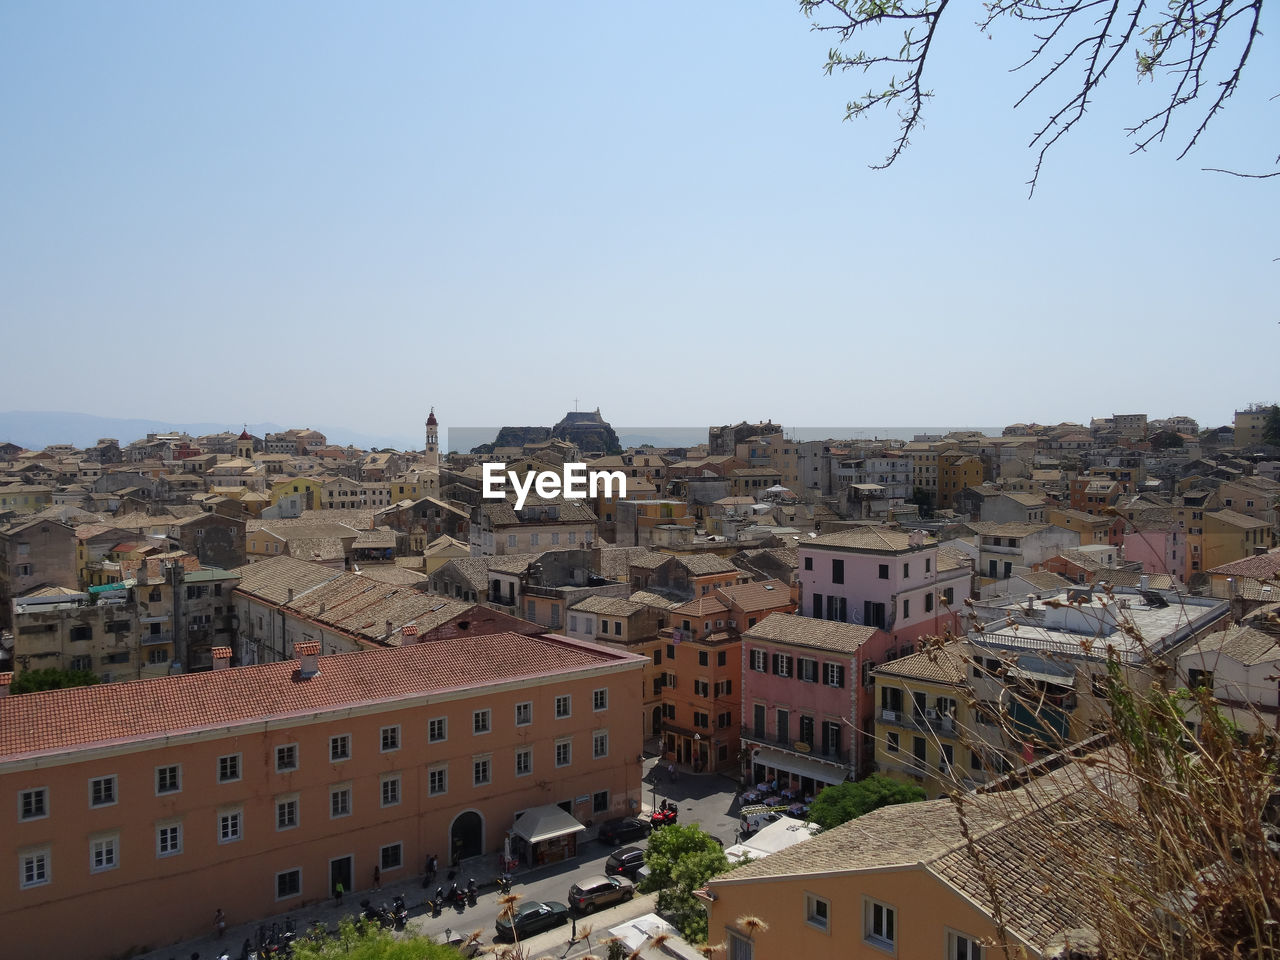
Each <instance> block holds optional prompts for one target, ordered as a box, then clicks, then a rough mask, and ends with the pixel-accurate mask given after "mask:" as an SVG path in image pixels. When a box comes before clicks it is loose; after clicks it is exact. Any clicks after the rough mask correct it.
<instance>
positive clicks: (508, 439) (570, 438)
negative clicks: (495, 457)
mask: <svg viewBox="0 0 1280 960" xmlns="http://www.w3.org/2000/svg"><path fill="white" fill-rule="evenodd" d="M548 440H564V441H565V442H567V443H572V444H573V445H574V446H576V447H577V448H578V449H579V450H581V451H582V452H583V453H603V454H620V453H622V443H621V441H619V440H618V434H617V433H615V432H614V429H613V427H611V426H610V425H609V422H608V421H607V420H605V419H604V417H602V416H600V408H599V407H596V409H595V410H591V411H587V410H582V411H579V410H571V411H570V412H569V413H566V414H565V415H564V418H563V419H562V420H561V421H560V422H559V423H557V424H556V425H555V426H554V427H503V428H502V429H501V430H499V431H498V436H497V438H496V439H495V440H494V441H493V443H484V444H481V445H480V446H478V447H474V448H472V450H471V452H472V453H493V451H494V449H495V448H498V447H523V446H525V445H526V444H530V443H545V442H546V441H548Z"/></svg>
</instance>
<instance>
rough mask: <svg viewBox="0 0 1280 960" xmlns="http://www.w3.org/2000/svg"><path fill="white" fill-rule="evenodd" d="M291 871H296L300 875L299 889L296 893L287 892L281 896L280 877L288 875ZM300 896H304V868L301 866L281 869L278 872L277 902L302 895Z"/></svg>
mask: <svg viewBox="0 0 1280 960" xmlns="http://www.w3.org/2000/svg"><path fill="white" fill-rule="evenodd" d="M291 873H296V874H297V875H298V890H297V892H296V893H286V894H284V895H283V896H281V894H280V878H281V877H287V876H288V875H289V874H291ZM300 896H302V868H301V867H290V868H289V869H288V870H281V871H280V872H279V873H277V874H276V902H277V903H278V902H280V901H281V900H292V899H293V898H294V897H300Z"/></svg>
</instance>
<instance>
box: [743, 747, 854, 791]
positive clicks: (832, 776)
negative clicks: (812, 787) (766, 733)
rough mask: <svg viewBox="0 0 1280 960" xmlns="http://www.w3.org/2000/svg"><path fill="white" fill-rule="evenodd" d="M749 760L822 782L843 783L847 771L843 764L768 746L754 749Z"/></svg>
mask: <svg viewBox="0 0 1280 960" xmlns="http://www.w3.org/2000/svg"><path fill="white" fill-rule="evenodd" d="M751 760H752V762H753V763H762V764H764V765H765V766H766V767H773V768H774V769H775V770H786V771H787V772H788V773H794V774H795V775H796V776H798V777H809V778H810V779H811V780H821V781H822V782H823V783H843V782H844V778H845V774H846V773H848V770H847V769H846V768H845V767H843V766H836V765H834V764H830V763H822V762H821V761H818V760H810V759H809V758H808V757H798V756H796V755H795V754H793V753H783V752H782V751H781V750H770V749H769V748H768V747H760V748H759V749H757V750H755V751H754V752H753V755H752V757H751Z"/></svg>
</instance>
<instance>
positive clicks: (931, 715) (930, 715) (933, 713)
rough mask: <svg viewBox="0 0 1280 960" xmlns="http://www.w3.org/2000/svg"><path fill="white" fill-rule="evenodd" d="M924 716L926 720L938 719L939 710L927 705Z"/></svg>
mask: <svg viewBox="0 0 1280 960" xmlns="http://www.w3.org/2000/svg"><path fill="white" fill-rule="evenodd" d="M924 718H925V719H926V720H937V719H938V711H937V710H934V709H933V708H932V707H925V708H924Z"/></svg>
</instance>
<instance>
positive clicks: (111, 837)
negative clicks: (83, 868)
mask: <svg viewBox="0 0 1280 960" xmlns="http://www.w3.org/2000/svg"><path fill="white" fill-rule="evenodd" d="M107 851H110V860H111V862H110V863H106V862H103V863H102V864H99V863H98V854H99V852H102V853H103V854H105V853H106V852H107ZM106 859H107V858H106V857H105V856H104V857H103V860H104V861H105V860H106ZM119 866H120V834H119V833H117V832H114V831H113V832H111V833H100V834H96V835H94V836H92V837H90V838H89V872H90V873H106V872H107V871H108V870H115V869H117V868H118V867H119Z"/></svg>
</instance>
